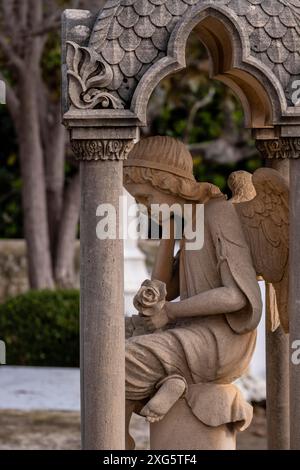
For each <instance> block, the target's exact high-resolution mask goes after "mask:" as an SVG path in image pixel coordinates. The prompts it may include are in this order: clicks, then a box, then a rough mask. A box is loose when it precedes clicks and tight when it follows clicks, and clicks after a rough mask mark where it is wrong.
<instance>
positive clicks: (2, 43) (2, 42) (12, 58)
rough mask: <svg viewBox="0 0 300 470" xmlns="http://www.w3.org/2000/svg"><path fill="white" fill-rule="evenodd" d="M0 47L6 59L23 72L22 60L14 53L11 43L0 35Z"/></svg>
mask: <svg viewBox="0 0 300 470" xmlns="http://www.w3.org/2000/svg"><path fill="white" fill-rule="evenodd" d="M0 49H1V50H2V52H3V54H4V55H5V57H6V60H7V61H8V62H10V63H11V64H12V65H13V66H14V67H15V68H16V69H17V70H18V72H20V73H23V72H25V63H24V61H23V60H22V59H21V58H20V57H19V56H18V54H16V52H15V51H14V49H13V48H12V47H11V44H9V43H8V42H7V39H6V38H5V37H4V36H2V35H0Z"/></svg>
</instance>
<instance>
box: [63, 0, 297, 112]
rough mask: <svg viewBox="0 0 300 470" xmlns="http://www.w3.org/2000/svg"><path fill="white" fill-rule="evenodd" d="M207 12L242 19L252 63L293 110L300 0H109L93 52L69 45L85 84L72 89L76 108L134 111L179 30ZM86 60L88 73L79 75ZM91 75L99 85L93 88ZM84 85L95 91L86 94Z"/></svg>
mask: <svg viewBox="0 0 300 470" xmlns="http://www.w3.org/2000/svg"><path fill="white" fill-rule="evenodd" d="M205 7H213V8H216V9H220V10H222V12H224V13H225V14H228V17H230V18H235V19H236V20H237V22H238V24H239V25H240V27H241V30H242V31H243V35H244V40H245V41H246V42H247V43H248V46H249V53H250V56H251V58H254V59H256V60H257V61H258V62H259V63H260V65H261V66H262V67H263V68H264V70H265V75H266V76H268V75H270V74H272V75H273V77H274V78H275V79H277V80H278V82H279V83H280V86H281V88H282V91H283V92H284V94H285V97H286V99H287V100H288V101H289V105H292V103H291V95H292V93H293V91H294V89H293V84H294V82H295V80H297V79H299V77H300V66H299V60H298V53H297V52H298V50H299V42H300V37H299V27H298V24H299V17H300V3H299V1H298V0H293V1H288V0H272V2H271V1H264V0H219V1H218V2H213V1H211V0H108V1H107V2H106V3H105V4H104V6H103V8H102V9H101V10H100V12H99V14H98V17H97V19H96V22H95V24H94V28H93V30H92V34H91V36H90V39H89V45H88V47H87V48H84V47H79V46H78V45H76V44H74V43H73V45H72V43H70V45H69V50H68V56H69V62H72V59H73V55H74V51H72V48H74V49H75V52H76V59H75V64H74V66H72V65H71V67H69V70H70V71H71V72H73V73H74V75H72V73H71V74H70V77H71V76H73V77H74V79H75V80H78V81H79V84H78V83H77V87H78V88H77V89H76V88H75V90H74V88H73V85H72V87H71V89H70V92H71V95H72V96H71V100H72V103H73V104H74V106H75V107H89V108H95V106H96V105H99V101H100V105H101V106H103V107H111V108H118V107H123V105H124V106H125V107H126V108H129V107H130V103H131V100H132V97H133V95H134V93H135V90H136V88H137V86H138V84H139V82H140V80H141V79H142V78H143V76H144V75H145V74H146V73H147V72H148V71H149V70H150V69H151V68H152V67H153V66H154V65H155V64H156V63H157V62H158V61H159V60H160V59H162V58H164V57H174V51H172V52H170V49H169V46H170V39H171V36H172V33H173V32H174V30H175V29H176V28H178V25H180V24H183V23H184V22H186V21H187V20H188V19H190V20H191V21H192V19H193V17H196V16H197V14H198V12H199V11H200V10H203V9H205ZM175 42H176V41H175ZM177 42H178V41H177ZM175 55H176V54H175ZM80 56H81V57H80ZM82 56H83V57H84V58H85V60H84V63H83V65H82V66H81V69H83V70H81V71H78V64H79V63H80V61H81V59H82ZM100 65H101V66H102V68H103V71H102V72H101V73H100V74H99V70H97V67H100ZM240 65H242V64H240ZM73 67H74V69H75V70H73ZM87 75H88V76H89V78H90V79H92V82H93V83H92V85H93V86H90V84H87ZM98 79H99V80H100V81H98ZM94 81H95V82H97V85H95V83H94ZM81 85H82V86H84V87H86V86H87V87H88V90H89V91H88V92H87V91H86V90H85V91H84V90H81ZM100 89H101V94H100V96H99V90H100ZM76 90H77V94H76ZM82 92H83V95H81V93H82ZM102 93H104V96H102ZM98 100H99V101H98Z"/></svg>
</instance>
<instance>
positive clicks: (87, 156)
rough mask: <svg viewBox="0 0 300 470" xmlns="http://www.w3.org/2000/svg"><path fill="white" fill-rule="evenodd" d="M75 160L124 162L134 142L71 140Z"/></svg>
mask: <svg viewBox="0 0 300 470" xmlns="http://www.w3.org/2000/svg"><path fill="white" fill-rule="evenodd" d="M71 145H72V149H73V152H74V154H75V158H76V160H85V161H92V160H125V159H126V158H127V155H128V154H129V152H130V150H131V149H132V147H133V146H134V140H131V139H126V140H72V141H71Z"/></svg>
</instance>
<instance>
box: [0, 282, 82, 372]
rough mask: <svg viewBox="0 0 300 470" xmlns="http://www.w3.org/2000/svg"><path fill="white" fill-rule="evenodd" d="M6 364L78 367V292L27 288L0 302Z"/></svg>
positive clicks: (0, 333)
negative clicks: (22, 292)
mask: <svg viewBox="0 0 300 470" xmlns="http://www.w3.org/2000/svg"><path fill="white" fill-rule="evenodd" d="M0 339H2V340H4V341H5V343H6V362H7V365H26V366H49V367H78V365H79V292H78V291H77V290H58V291H31V292H28V293H27V294H24V295H20V296H18V297H14V298H11V299H9V300H8V301H7V302H6V303H5V304H2V305H0Z"/></svg>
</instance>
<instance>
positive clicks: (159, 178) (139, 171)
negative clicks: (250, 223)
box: [124, 136, 224, 203]
mask: <svg viewBox="0 0 300 470" xmlns="http://www.w3.org/2000/svg"><path fill="white" fill-rule="evenodd" d="M151 166H152V168H151ZM160 166H161V167H160ZM153 167H154V168H153ZM184 174H186V177H185V176H183V175H184ZM143 183H150V184H151V185H152V186H153V187H154V188H155V189H158V190H159V191H162V192H165V193H167V194H172V195H174V196H179V197H181V198H182V199H185V200H190V201H197V202H200V203H205V202H207V201H208V200H209V199H212V198H219V197H224V195H223V194H222V193H221V191H220V189H219V188H218V187H217V186H214V185H213V184H210V183H198V182H197V181H196V180H195V178H194V176H193V159H192V156H191V154H190V153H189V151H188V150H187V148H186V147H185V145H184V144H183V143H182V142H180V141H178V140H177V139H173V138H171V137H161V136H158V137H149V138H148V139H144V140H142V141H140V142H139V143H138V144H137V145H136V146H135V147H134V149H133V151H132V152H131V153H130V155H129V159H128V162H127V164H126V166H125V167H124V185H125V187H126V186H127V185H128V184H143Z"/></svg>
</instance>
